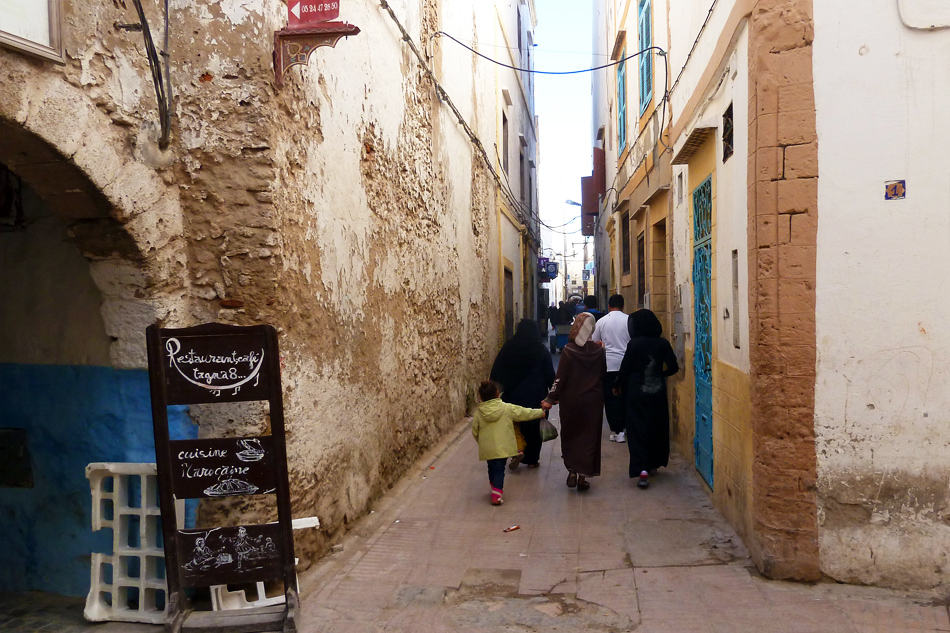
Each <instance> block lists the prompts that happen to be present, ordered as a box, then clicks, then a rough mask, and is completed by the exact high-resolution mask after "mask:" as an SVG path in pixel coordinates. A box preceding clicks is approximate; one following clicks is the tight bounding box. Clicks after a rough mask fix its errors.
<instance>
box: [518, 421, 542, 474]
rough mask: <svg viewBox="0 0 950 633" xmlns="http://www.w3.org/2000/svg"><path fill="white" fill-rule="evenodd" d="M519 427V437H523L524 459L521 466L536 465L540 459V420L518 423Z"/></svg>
mask: <svg viewBox="0 0 950 633" xmlns="http://www.w3.org/2000/svg"><path fill="white" fill-rule="evenodd" d="M519 424H520V425H521V435H522V437H524V443H525V447H524V459H523V460H521V463H522V464H525V465H526V466H533V465H534V464H537V463H538V458H540V457H541V420H529V421H527V422H519Z"/></svg>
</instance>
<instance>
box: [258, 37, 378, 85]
mask: <svg viewBox="0 0 950 633" xmlns="http://www.w3.org/2000/svg"><path fill="white" fill-rule="evenodd" d="M359 32H360V29H359V27H358V26H354V25H352V24H348V23H346V22H325V23H323V24H320V25H316V26H310V27H307V28H297V29H282V30H280V31H275V32H274V73H275V74H276V79H275V83H276V84H277V88H281V87H283V85H284V73H285V72H286V71H287V69H288V68H290V67H291V66H297V65H302V64H306V63H307V62H308V61H309V59H310V54H311V53H313V51H315V50H317V49H318V48H320V47H321V46H330V47H336V44H337V42H339V41H340V39H341V38H344V37H349V36H351V35H357V34H359Z"/></svg>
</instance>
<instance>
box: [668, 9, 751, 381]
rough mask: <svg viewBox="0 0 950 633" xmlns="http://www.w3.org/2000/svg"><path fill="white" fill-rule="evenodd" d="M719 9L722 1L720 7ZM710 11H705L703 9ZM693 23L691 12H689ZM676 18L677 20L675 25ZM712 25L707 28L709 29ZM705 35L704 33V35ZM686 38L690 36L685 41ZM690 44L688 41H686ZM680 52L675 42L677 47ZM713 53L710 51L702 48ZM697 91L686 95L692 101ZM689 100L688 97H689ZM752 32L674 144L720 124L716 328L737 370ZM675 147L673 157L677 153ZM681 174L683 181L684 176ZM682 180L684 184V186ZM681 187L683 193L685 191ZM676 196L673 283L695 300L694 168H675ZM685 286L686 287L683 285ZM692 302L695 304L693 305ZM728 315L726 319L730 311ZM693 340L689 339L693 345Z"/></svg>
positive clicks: (740, 365) (723, 357)
mask: <svg viewBox="0 0 950 633" xmlns="http://www.w3.org/2000/svg"><path fill="white" fill-rule="evenodd" d="M717 10H718V5H717ZM704 15H705V13H704ZM684 18H685V19H686V21H687V22H688V21H689V19H691V18H692V16H691V15H690V16H685V15H684ZM676 23H677V20H673V24H674V25H675V24H676ZM707 28H708V27H707ZM704 37H705V35H704ZM683 42H685V40H683ZM681 45H685V44H681ZM675 50H676V47H675V44H674V48H673V51H675ZM703 50H704V52H706V53H707V54H711V52H712V50H711V49H708V50H707V49H703ZM710 61H711V60H710V59H709V58H708V57H707V58H705V59H702V58H696V59H694V60H691V61H690V65H692V64H695V65H696V66H699V67H702V68H703V69H705V68H706V67H707V66H708V64H709V63H710ZM688 77H689V79H691V80H697V79H698V75H697V76H693V75H689V76H688ZM685 81H686V80H685V79H684V82H683V83H681V84H680V86H681V87H680V88H679V90H680V91H681V92H683V91H684V89H685V88H689V89H690V90H692V91H695V90H697V89H699V88H700V87H698V86H695V85H692V86H691V85H689V84H686V83H685ZM691 94H692V93H690V94H687V95H686V96H685V99H688V98H689V96H691ZM685 99H684V101H685ZM730 103H731V104H733V121H734V144H733V148H734V153H733V155H732V156H731V157H730V158H729V159H728V160H727V161H726V162H723V160H722V157H723V152H722V134H723V130H722V115H723V113H724V112H725V111H726V108H727V107H728V106H729V104H730ZM748 104H749V32H748V27H747V25H742V26H741V27H740V29H739V31H738V33H737V35H736V38H735V43H734V45H733V48H732V51H731V52H730V53H729V54H728V55H726V57H725V63H724V64H722V68H721V70H720V73H719V74H718V75H717V76H716V79H715V80H714V81H713V83H712V86H711V87H710V89H709V90H708V91H707V94H706V95H705V99H704V100H703V101H702V102H700V104H699V105H698V107H697V109H696V110H695V112H694V113H693V116H692V118H691V119H690V120H689V122H688V124H687V125H686V127H685V131H684V133H683V134H681V135H680V136H679V137H678V138H676V139H674V141H673V143H674V148H675V150H677V151H678V150H679V149H680V148H681V147H682V146H683V144H684V143H685V142H686V139H687V137H688V135H689V132H690V131H691V130H693V129H694V128H695V127H697V126H698V125H700V124H703V125H715V126H716V136H715V140H714V141H713V142H714V143H715V145H716V167H715V169H716V172H715V180H716V184H715V187H716V188H715V196H716V215H715V218H714V222H715V227H714V239H715V241H716V244H715V248H716V254H715V271H714V275H713V277H714V279H713V283H714V284H715V292H716V304H717V309H716V314H714V315H713V323H714V331H715V336H716V338H717V359H718V360H720V361H722V362H725V363H727V364H729V365H732V366H734V367H736V368H737V369H739V370H741V371H743V372H748V371H749V367H750V365H749V265H748V262H749V251H748V230H749V222H748V190H747V186H748V164H749V160H750V158H749V106H748ZM675 153H676V152H675V151H674V155H675ZM680 174H682V179H680ZM680 183H682V185H681V184H680ZM680 187H682V196H681V195H680ZM672 191H673V195H674V202H673V210H674V211H673V213H674V220H673V222H672V225H673V271H674V275H675V278H674V284H675V285H677V286H683V287H684V290H683V292H684V293H686V288H689V292H688V293H686V294H690V297H689V301H691V300H692V297H691V293H692V289H691V287H690V286H689V284H690V283H691V279H692V276H691V275H692V243H693V242H692V230H693V227H692V224H691V220H690V216H689V205H690V200H691V196H692V193H693V192H692V191H691V190H690V189H689V170H688V168H687V167H685V166H674V168H673V186H672ZM733 250H736V251H738V260H739V287H738V303H739V312H738V314H736V312H735V310H734V308H733V285H732V251H733ZM684 284H685V286H684ZM683 305H684V314H683V318H684V322H685V324H686V328H685V329H686V330H687V331H689V332H692V331H693V314H692V310H689V314H686V313H685V312H686V311H685V308H686V307H687V306H686V303H684V304H683ZM691 305H692V304H691V303H690V307H691ZM726 309H728V311H729V317H728V318H726V316H725V310H726ZM737 318H738V320H739V347H738V348H737V347H735V345H734V342H733V327H734V326H733V321H734V320H735V319H737ZM691 344H692V343H690V345H691Z"/></svg>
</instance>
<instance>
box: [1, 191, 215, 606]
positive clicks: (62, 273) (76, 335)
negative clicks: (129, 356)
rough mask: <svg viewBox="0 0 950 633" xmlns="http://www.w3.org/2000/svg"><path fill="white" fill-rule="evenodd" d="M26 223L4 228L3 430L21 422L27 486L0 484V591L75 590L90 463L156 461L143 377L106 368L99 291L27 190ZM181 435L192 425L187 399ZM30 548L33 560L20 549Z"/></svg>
mask: <svg viewBox="0 0 950 633" xmlns="http://www.w3.org/2000/svg"><path fill="white" fill-rule="evenodd" d="M23 202H24V205H23V206H24V225H23V228H22V229H19V230H13V231H9V230H8V231H3V232H0V271H2V274H0V306H2V308H0V427H3V428H6V429H11V428H12V429H23V430H25V432H26V443H27V450H28V451H29V455H30V466H31V473H32V481H33V485H32V487H30V488H3V487H0V517H2V522H3V526H4V547H3V548H0V591H3V592H23V591H47V592H52V593H62V594H69V595H76V596H82V595H85V594H86V593H87V592H88V590H89V560H90V557H89V554H90V552H104V553H110V552H111V551H112V550H111V547H112V536H111V533H110V532H109V531H108V530H106V531H103V532H99V533H93V532H92V531H91V530H90V524H91V517H90V512H91V508H90V503H89V482H88V481H87V480H86V477H85V471H84V469H85V466H86V465H87V464H89V463H90V462H112V461H139V462H151V461H154V459H155V456H154V455H155V454H154V449H153V448H152V446H153V444H152V430H151V407H150V402H149V387H148V374H147V372H146V371H144V370H117V369H114V368H112V367H109V366H108V365H109V364H110V356H109V347H110V343H111V341H110V338H109V336H107V334H106V330H105V325H104V323H103V318H102V316H101V314H100V309H101V307H102V304H103V296H102V293H101V292H100V290H99V288H98V287H97V286H96V284H95V282H94V281H93V279H92V276H91V274H90V265H89V262H88V261H87V260H86V259H84V258H83V257H82V255H81V254H80V252H79V249H78V248H77V246H76V244H75V241H74V240H73V239H70V237H69V236H68V234H67V228H66V223H65V222H64V221H63V219H62V218H60V217H58V216H57V215H56V214H55V213H54V212H53V211H52V210H51V209H50V208H49V206H48V205H47V204H46V203H45V202H44V201H43V200H42V199H41V198H40V197H39V196H38V195H37V194H36V193H35V192H34V191H33V190H32V189H31V188H29V187H28V186H27V187H24V189H23ZM169 417H170V420H171V424H172V427H173V430H172V433H173V434H174V435H175V436H177V437H189V436H193V435H194V434H195V432H196V429H195V427H194V426H193V425H192V424H191V422H190V420H189V419H188V416H187V408H186V407H174V408H173V410H172V411H171V412H170V416H169ZM25 552H28V553H29V556H24V553H25Z"/></svg>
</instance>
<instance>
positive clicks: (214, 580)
mask: <svg viewBox="0 0 950 633" xmlns="http://www.w3.org/2000/svg"><path fill="white" fill-rule="evenodd" d="M178 534H179V540H178V542H179V545H180V546H181V553H182V565H181V568H182V574H181V580H182V585H183V586H185V587H192V586H203V585H206V584H208V583H209V582H210V583H211V584H214V585H223V584H227V583H229V582H234V578H235V577H240V579H241V582H257V581H259V580H261V581H263V580H271V579H273V578H279V577H280V556H281V547H282V545H283V544H282V542H281V538H280V525H278V524H277V523H267V524H264V525H243V526H240V527H220V528H211V529H210V530H181V531H180V532H179V533H178Z"/></svg>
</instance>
